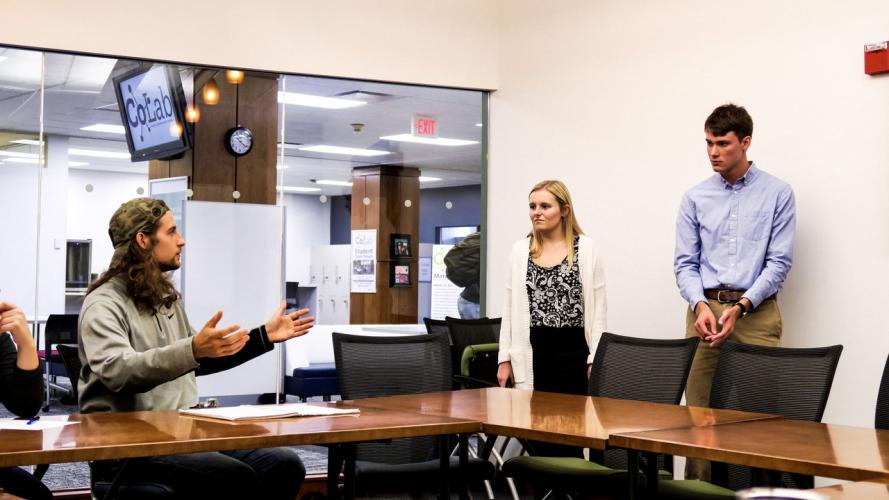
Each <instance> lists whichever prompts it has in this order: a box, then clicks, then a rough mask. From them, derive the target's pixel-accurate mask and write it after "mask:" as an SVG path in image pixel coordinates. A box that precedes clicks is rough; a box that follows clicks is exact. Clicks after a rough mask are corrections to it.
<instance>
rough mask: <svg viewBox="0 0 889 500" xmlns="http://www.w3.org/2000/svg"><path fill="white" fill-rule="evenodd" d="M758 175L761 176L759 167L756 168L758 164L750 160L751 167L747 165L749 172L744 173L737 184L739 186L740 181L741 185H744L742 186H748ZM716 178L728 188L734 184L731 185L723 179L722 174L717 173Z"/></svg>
mask: <svg viewBox="0 0 889 500" xmlns="http://www.w3.org/2000/svg"><path fill="white" fill-rule="evenodd" d="M757 177H759V169H758V168H756V164H755V163H753V162H752V161H751V162H749V167H747V173H746V174H744V177H741V178H740V179H738V181H737V182H735V185H736V186H737V185H739V183H740V185H742V186H747V185H749V184H750V183H752V182H753V181H755V180H756V178H757ZM716 178H717V179H718V180H719V182H720V184H721V185H722V187H724V188H727V189H731V188H732V186H730V185H729V183H728V182H726V181H725V179H723V178H722V176H721V175H719V174H716Z"/></svg>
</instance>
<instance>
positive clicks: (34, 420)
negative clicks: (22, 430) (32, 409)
mask: <svg viewBox="0 0 889 500" xmlns="http://www.w3.org/2000/svg"><path fill="white" fill-rule="evenodd" d="M38 420H40V415H37V416H35V417H33V418H30V419H28V423H27V424H25V425H31V424H33V423H34V422H36V421H38Z"/></svg>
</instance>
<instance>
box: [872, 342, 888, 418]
mask: <svg viewBox="0 0 889 500" xmlns="http://www.w3.org/2000/svg"><path fill="white" fill-rule="evenodd" d="M874 427H875V428H877V429H889V357H887V358H886V364H885V365H884V366H883V378H882V380H880V392H879V393H878V394H877V410H876V415H874Z"/></svg>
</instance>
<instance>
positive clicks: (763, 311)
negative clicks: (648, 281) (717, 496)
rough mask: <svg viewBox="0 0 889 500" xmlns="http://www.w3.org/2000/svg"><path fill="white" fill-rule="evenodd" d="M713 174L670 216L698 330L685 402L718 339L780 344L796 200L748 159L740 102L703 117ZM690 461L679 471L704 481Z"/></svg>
mask: <svg viewBox="0 0 889 500" xmlns="http://www.w3.org/2000/svg"><path fill="white" fill-rule="evenodd" d="M704 132H705V134H706V141H707V155H708V157H709V159H710V164H711V166H712V167H713V171H714V172H716V174H714V175H713V176H711V177H709V178H708V179H707V180H705V181H704V182H702V183H700V184H698V185H696V186H694V187H692V188H691V189H689V190H688V191H687V192H686V193H685V196H683V198H682V203H681V205H680V207H679V216H678V217H677V220H676V253H675V259H674V272H675V273H676V283H677V284H678V285H679V291H680V293H681V294H682V298H683V299H685V301H686V302H688V304H689V310H688V314H687V316H686V336H687V337H691V336H700V337H701V339H702V341H703V342H702V343H701V344H700V346H699V347H698V351H697V353H696V354H695V359H694V362H693V364H692V368H691V373H690V374H689V378H688V385H687V389H686V393H685V396H686V402H687V404H688V405H690V406H709V399H710V388H711V386H712V383H713V373H714V371H715V369H716V362H717V360H718V357H719V345H720V344H722V343H723V342H725V341H726V340H727V339H731V340H732V341H735V342H742V343H747V344H756V345H772V346H777V345H780V344H781V313H780V311H779V310H778V303H777V300H776V298H775V297H776V294H777V293H778V291H779V290H781V287H782V285H783V284H784V280H785V278H787V273H788V272H789V271H790V266H791V264H792V263H793V233H794V225H795V220H796V216H795V204H794V197H793V189H792V188H791V187H790V185H789V184H787V183H786V182H784V181H782V180H781V179H778V178H777V177H775V176H773V175H770V174H768V173H766V172H764V171H762V170H760V169H759V168H757V166H756V165H755V164H754V163H753V162H751V161H748V160H747V149H748V148H749V147H750V142H751V139H752V135H753V120H752V119H751V118H750V115H749V114H748V113H747V110H745V109H744V108H743V107H740V106H736V105H733V104H726V105H723V106H720V107H718V108H716V109H715V110H714V111H713V113H711V114H710V116H709V117H708V118H707V121H706V122H705V123H704ZM708 475H709V467H706V466H701V465H700V464H698V465H692V463H691V461H690V465H689V467H688V469H687V471H686V477H689V476H690V477H693V478H695V477H696V478H699V479H709V478H708V477H707V476H708Z"/></svg>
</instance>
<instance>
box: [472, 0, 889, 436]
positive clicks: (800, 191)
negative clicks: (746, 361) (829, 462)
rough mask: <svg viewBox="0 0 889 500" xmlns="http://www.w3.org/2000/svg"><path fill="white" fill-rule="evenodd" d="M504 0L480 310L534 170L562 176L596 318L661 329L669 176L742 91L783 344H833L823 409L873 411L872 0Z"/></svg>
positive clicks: (879, 184) (881, 289)
mask: <svg viewBox="0 0 889 500" xmlns="http://www.w3.org/2000/svg"><path fill="white" fill-rule="evenodd" d="M557 5H558V6H557V7H554V6H553V2H537V1H509V2H504V3H503V6H504V7H503V10H502V12H503V15H502V19H501V24H502V26H503V30H502V33H501V35H502V38H501V40H500V46H501V47H502V48H501V55H500V72H499V81H500V85H499V90H498V91H497V92H496V93H495V94H494V96H493V98H492V101H493V102H492V105H491V129H490V130H491V148H490V167H489V168H490V170H489V177H488V178H489V182H490V184H489V186H490V187H489V204H488V206H489V212H488V220H489V221H491V222H492V223H491V224H490V225H489V228H490V232H489V235H490V236H489V241H490V246H489V254H488V255H489V259H488V262H489V268H488V277H489V281H488V283H489V297H490V298H489V302H488V305H489V306H490V307H491V308H490V309H489V314H491V315H495V314H496V312H497V311H499V310H500V305H501V304H502V297H501V292H499V291H498V290H497V287H498V285H500V284H501V283H502V282H503V280H504V279H505V276H506V269H505V267H506V263H505V262H504V260H503V257H504V256H505V255H506V254H507V252H508V248H509V246H510V244H511V242H512V241H514V240H516V239H518V238H519V237H521V236H522V235H523V234H526V233H527V231H528V229H529V224H528V222H527V218H526V208H525V207H526V204H525V202H526V194H527V191H528V189H529V188H530V187H531V186H532V185H533V184H534V182H535V181H537V180H540V179H542V178H548V177H554V176H555V177H559V178H562V179H564V180H565V181H567V183H568V185H569V187H570V188H571V190H572V194H573V196H574V199H575V204H576V206H577V211H578V213H579V217H580V222H581V224H582V227H583V228H584V229H585V230H586V231H587V232H588V233H590V234H591V235H592V236H593V237H594V238H595V239H596V240H597V242H598V245H599V248H600V250H601V253H602V254H603V255H604V258H605V264H606V267H605V270H606V274H607V276H608V300H609V313H610V314H609V329H610V330H611V331H613V332H615V333H621V334H625V335H637V336H651V337H677V336H680V335H682V333H683V328H684V314H685V304H684V303H683V302H682V300H681V299H680V297H679V293H678V291H677V289H676V285H675V282H674V278H673V273H672V256H673V242H674V235H673V231H674V223H675V218H676V210H677V208H678V206H679V200H680V198H681V196H682V193H683V192H684V190H686V189H687V188H688V187H690V186H691V185H693V184H695V183H696V182H698V181H700V180H703V179H704V178H705V177H706V176H707V175H709V173H710V168H709V163H708V161H707V158H706V154H705V149H704V137H703V131H702V129H703V122H704V119H705V118H706V116H707V114H708V113H709V112H710V111H711V110H712V108H714V107H715V106H717V105H719V104H722V103H724V102H726V101H733V102H736V103H740V104H743V105H745V106H746V107H747V108H748V109H749V111H750V112H751V114H752V115H753V118H754V123H755V130H754V139H753V145H752V148H751V150H750V153H749V157H750V158H751V159H753V160H754V161H756V162H757V163H758V164H759V165H760V166H761V167H762V168H763V169H765V170H768V171H769V172H771V173H773V174H775V175H777V176H779V177H781V178H783V179H785V180H786V181H788V182H790V183H791V184H792V185H793V187H794V189H795V192H796V199H797V212H798V219H797V238H796V255H795V262H794V267H793V270H792V271H791V273H790V276H789V279H788V281H787V283H786V287H785V290H784V292H783V293H782V294H781V296H780V304H781V308H782V311H783V315H784V322H785V344H786V345H788V346H816V345H827V344H837V343H842V344H844V345H845V350H844V352H843V356H842V359H841V361H840V366H839V370H838V372H837V378H836V382H835V385H834V389H833V393H832V395H831V397H830V401H829V403H828V410H827V413H826V420H829V421H835V422H844V423H850V424H857V425H873V411H874V400H875V397H876V392H877V386H878V384H879V380H880V374H881V370H882V366H883V363H884V362H885V360H886V355H887V353H889V325H887V324H886V322H885V321H884V320H883V316H882V312H883V310H885V309H886V307H887V306H885V305H884V304H889V287H887V286H886V283H887V281H889V78H887V77H881V78H873V77H869V76H867V75H865V74H864V72H863V55H862V52H863V49H862V47H863V45H864V44H865V43H867V42H872V41H878V40H885V39H887V38H889V30H887V26H889V24H887V20H889V3H887V2H886V1H885V0H868V1H855V2H834V1H830V0H819V1H809V2H798V1H789V0H782V1H775V0H752V1H748V2H741V3H739V2H712V1H708V0H686V1H682V2H661V1H657V0H628V1H623V2H606V1H596V2H591V1H585V0H579V1H576V2H568V1H563V2H558V3H557Z"/></svg>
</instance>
